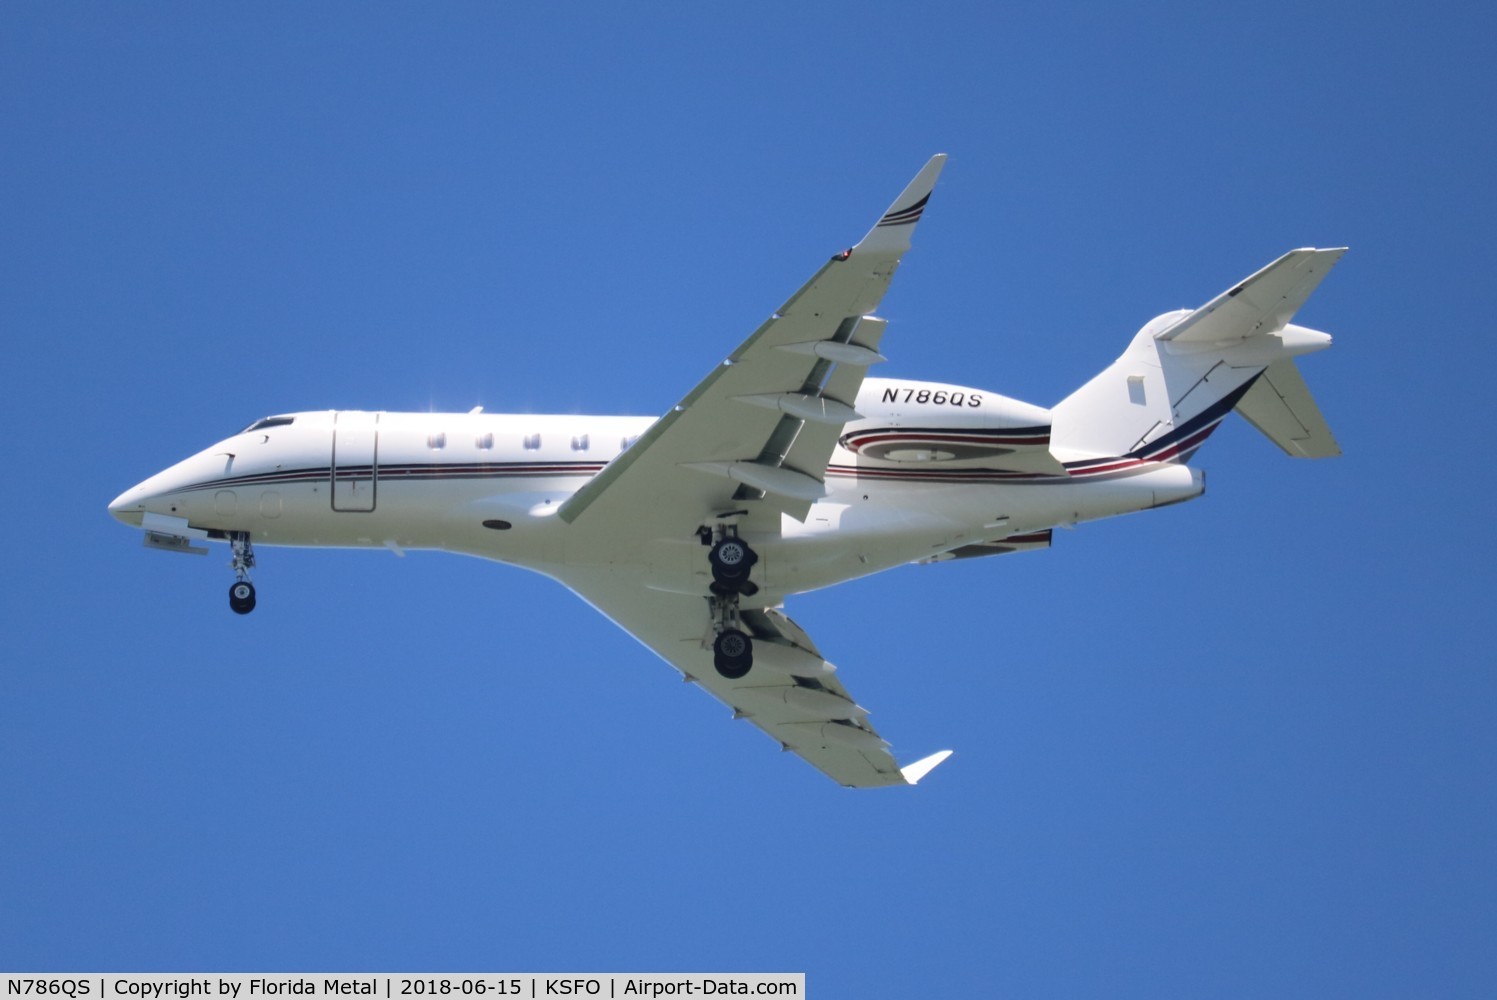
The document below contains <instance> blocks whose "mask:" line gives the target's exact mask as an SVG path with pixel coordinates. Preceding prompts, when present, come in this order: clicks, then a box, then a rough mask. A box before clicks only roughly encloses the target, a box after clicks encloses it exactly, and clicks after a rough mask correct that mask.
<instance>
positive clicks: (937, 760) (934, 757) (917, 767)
mask: <svg viewBox="0 0 1497 1000" xmlns="http://www.w3.org/2000/svg"><path fill="white" fill-rule="evenodd" d="M950 756H951V751H950V750H938V751H936V752H935V753H933V754H931V755H930V756H929V757H921V758H920V759H919V760H917V761H915V762H914V763H913V764H906V765H905V766H904V767H901V768H900V769H899V773H900V774H902V775H904V780H905V784H909V785H918V784H919V783H920V779H921V778H924V777H925V776H926V775H927V774H929V773H930V772H932V771H934V770H935V769H936V768H937V767H939V766H940V765H941V763H942V762H943V761H944V760H945V759H946V758H947V757H950Z"/></svg>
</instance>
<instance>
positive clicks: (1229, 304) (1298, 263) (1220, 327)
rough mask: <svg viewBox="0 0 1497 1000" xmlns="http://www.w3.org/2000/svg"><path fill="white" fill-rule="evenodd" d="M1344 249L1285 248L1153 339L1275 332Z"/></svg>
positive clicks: (1205, 340) (1215, 339)
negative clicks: (1251, 274) (1264, 264)
mask: <svg viewBox="0 0 1497 1000" xmlns="http://www.w3.org/2000/svg"><path fill="white" fill-rule="evenodd" d="M1344 253H1346V248H1345V247H1339V248H1336V249H1333V250H1313V249H1305V250H1291V251H1289V252H1288V253H1286V254H1285V255H1284V256H1282V257H1280V258H1279V259H1278V260H1276V261H1274V262H1273V263H1272V264H1270V265H1268V266H1267V267H1265V268H1264V269H1263V270H1261V271H1259V272H1258V273H1257V274H1255V275H1253V276H1252V277H1251V278H1248V279H1247V280H1246V281H1244V282H1242V283H1241V284H1239V285H1237V286H1235V287H1233V288H1231V289H1229V290H1228V291H1225V292H1222V293H1221V294H1220V295H1218V296H1217V297H1216V298H1214V299H1212V300H1211V301H1210V302H1208V303H1206V304H1205V305H1203V306H1201V308H1199V309H1197V310H1196V311H1195V312H1193V313H1190V314H1189V315H1187V316H1185V317H1183V318H1182V319H1181V320H1180V321H1179V322H1177V323H1175V324H1174V325H1173V326H1171V327H1169V328H1168V329H1166V330H1164V331H1162V332H1161V333H1159V334H1158V338H1159V339H1160V340H1166V341H1173V342H1175V343H1178V344H1187V343H1202V344H1209V343H1220V342H1223V341H1230V340H1242V339H1244V338H1246V337H1251V336H1254V335H1255V334H1260V333H1277V332H1278V331H1279V330H1282V329H1283V328H1284V325H1285V324H1287V323H1288V322H1289V319H1290V317H1292V316H1293V315H1294V314H1295V312H1296V311H1297V310H1298V309H1299V307H1300V306H1302V305H1304V304H1305V300H1306V299H1308V298H1309V297H1310V293H1311V292H1313V291H1315V287H1316V286H1317V285H1319V284H1320V282H1321V279H1322V278H1324V277H1325V276H1326V275H1327V274H1328V273H1330V270H1331V268H1332V267H1334V266H1335V264H1336V262H1337V261H1338V260H1340V259H1341V255H1342V254H1344Z"/></svg>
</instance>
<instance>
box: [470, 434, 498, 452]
mask: <svg viewBox="0 0 1497 1000" xmlns="http://www.w3.org/2000/svg"><path fill="white" fill-rule="evenodd" d="M473 443H474V444H475V445H477V446H478V449H479V450H480V451H488V450H490V449H491V448H493V447H494V435H493V434H480V435H478V438H477V439H476V440H475V441H474V442H473Z"/></svg>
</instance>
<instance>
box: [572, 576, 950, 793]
mask: <svg viewBox="0 0 1497 1000" xmlns="http://www.w3.org/2000/svg"><path fill="white" fill-rule="evenodd" d="M559 579H560V580H561V582H562V583H564V584H566V585H567V586H568V587H570V588H571V589H572V590H573V591H574V592H575V593H577V594H578V595H580V596H581V597H582V598H583V599H584V600H586V601H587V602H588V603H589V604H591V605H592V606H593V607H595V608H597V609H598V610H599V611H601V612H602V613H603V614H604V615H606V616H608V618H610V619H611V620H612V621H613V622H614V623H615V624H617V625H618V626H619V627H621V628H623V629H624V630H625V631H627V632H629V633H630V634H631V635H633V636H634V637H635V638H636V639H638V640H639V641H640V642H642V643H644V644H645V645H646V646H648V647H649V648H650V649H652V650H654V651H655V652H656V653H658V654H659V655H660V656H661V657H663V658H664V659H665V660H666V661H667V662H669V663H670V664H671V665H672V666H674V667H675V668H676V669H677V670H679V671H681V673H682V674H683V675H684V677H685V679H686V680H687V681H689V682H692V683H694V684H696V685H698V686H700V687H701V688H702V689H704V690H705V691H707V693H708V694H711V695H712V696H713V697H714V698H716V699H717V700H718V701H721V702H723V703H724V704H725V705H728V706H729V707H730V708H732V709H733V718H735V719H745V720H747V721H749V722H751V723H753V724H754V725H755V726H758V727H759V728H760V729H762V730H764V732H766V733H768V734H769V736H770V737H771V738H772V739H774V740H775V742H777V743H779V744H780V746H781V748H782V749H784V750H791V751H794V752H795V753H797V754H799V755H800V756H801V757H802V758H804V759H805V760H806V761H807V762H808V763H809V764H811V766H813V767H815V768H817V769H818V770H820V771H821V772H822V773H823V774H825V775H827V776H828V777H829V778H831V779H832V780H833V781H835V782H837V783H838V784H840V785H846V786H849V787H852V788H878V787H882V786H887V785H913V784H915V783H916V782H918V781H919V780H920V779H921V778H923V777H924V776H925V775H926V774H928V773H930V771H931V769H932V768H934V767H935V766H936V765H937V764H940V763H941V762H942V761H943V760H945V759H946V758H947V757H948V756H950V754H951V751H949V750H943V751H940V752H939V753H935V754H932V755H930V756H928V757H925V758H923V759H921V760H918V761H915V762H914V763H912V764H907V765H905V766H904V767H903V768H901V767H900V766H899V765H898V764H897V763H895V761H894V757H893V756H892V755H891V754H890V753H889V744H888V743H886V742H885V741H884V740H883V739H882V738H881V737H880V736H879V734H878V732H877V730H875V729H874V728H873V726H872V725H871V724H870V723H869V722H868V713H867V710H866V709H864V708H862V707H861V706H859V705H858V704H857V703H856V702H855V701H854V700H853V698H852V695H851V694H849V693H848V691H847V689H846V688H844V687H843V686H842V684H841V682H840V681H839V680H838V679H837V676H836V674H835V672H834V671H835V670H836V668H835V667H833V666H832V665H831V664H829V663H827V662H826V661H825V659H823V658H822V655H821V652H820V650H818V649H817V648H816V645H815V644H814V643H813V642H812V641H811V639H810V637H809V636H807V635H806V633H805V631H804V630H802V629H801V627H800V626H799V625H797V624H795V622H793V621H791V620H790V619H789V618H788V617H786V616H785V614H784V613H783V612H782V611H780V610H779V609H778V608H764V609H762V610H746V611H743V612H741V620H742V624H743V626H744V628H745V629H747V630H749V631H750V632H751V633H752V634H753V637H754V669H753V670H751V671H750V672H749V674H748V676H746V677H743V678H741V679H738V680H728V679H727V678H725V677H723V676H722V675H721V674H719V673H718V672H717V670H716V669H714V667H713V664H712V634H711V627H710V624H709V617H708V615H707V609H706V599H705V598H704V597H693V596H691V595H688V594H670V593H665V592H662V591H658V590H651V589H649V588H647V587H646V586H644V585H643V583H642V582H641V581H640V579H639V577H638V575H637V572H636V571H633V570H628V569H611V568H601V567H599V568H587V569H567V570H565V571H564V572H563V573H562V574H561V575H560V576H559Z"/></svg>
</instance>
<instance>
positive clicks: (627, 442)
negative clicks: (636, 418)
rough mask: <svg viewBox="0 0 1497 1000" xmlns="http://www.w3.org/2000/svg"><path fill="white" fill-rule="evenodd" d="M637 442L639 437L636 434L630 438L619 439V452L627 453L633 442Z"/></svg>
mask: <svg viewBox="0 0 1497 1000" xmlns="http://www.w3.org/2000/svg"><path fill="white" fill-rule="evenodd" d="M638 440H639V435H638V434H635V435H633V436H631V437H626V438H619V451H628V450H629V448H630V447H631V446H632V445H633V444H634V442H636V441H638Z"/></svg>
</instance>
